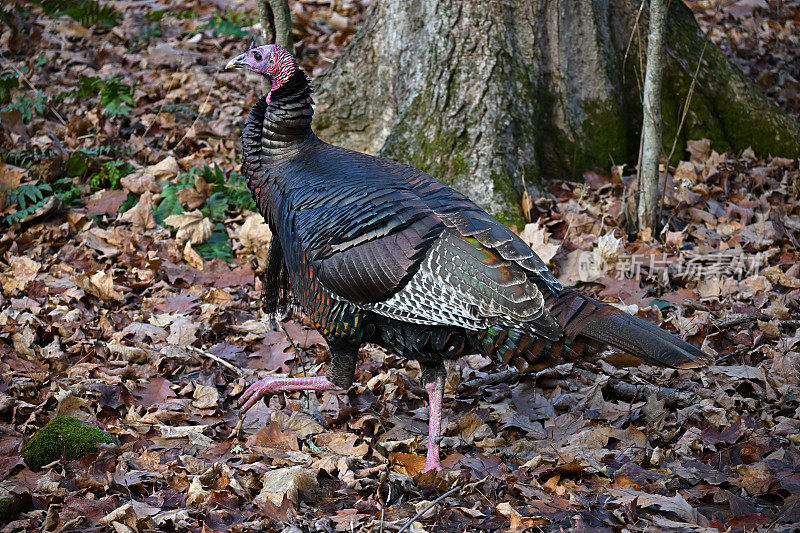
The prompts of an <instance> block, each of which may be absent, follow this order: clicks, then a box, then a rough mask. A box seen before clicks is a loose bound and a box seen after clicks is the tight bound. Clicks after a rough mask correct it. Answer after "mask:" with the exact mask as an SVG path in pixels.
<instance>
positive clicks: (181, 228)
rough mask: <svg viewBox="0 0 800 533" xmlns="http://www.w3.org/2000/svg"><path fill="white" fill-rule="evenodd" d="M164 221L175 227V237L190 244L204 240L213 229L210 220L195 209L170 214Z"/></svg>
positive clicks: (209, 235) (200, 242)
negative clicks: (178, 213) (179, 213)
mask: <svg viewBox="0 0 800 533" xmlns="http://www.w3.org/2000/svg"><path fill="white" fill-rule="evenodd" d="M164 222H165V223H166V224H169V225H170V226H172V227H174V228H177V230H178V231H177V233H176V235H175V238H176V239H178V240H179V241H183V242H190V243H192V244H202V243H204V242H206V240H208V238H209V237H211V233H212V231H213V229H214V225H213V224H212V223H211V221H210V220H209V219H208V218H207V217H206V216H205V215H203V213H201V212H200V211H199V210H197V209H196V210H194V211H191V212H189V213H183V214H181V215H170V216H168V217H167V218H165V219H164Z"/></svg>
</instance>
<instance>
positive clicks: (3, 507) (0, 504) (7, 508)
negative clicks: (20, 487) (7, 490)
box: [0, 498, 14, 523]
mask: <svg viewBox="0 0 800 533" xmlns="http://www.w3.org/2000/svg"><path fill="white" fill-rule="evenodd" d="M13 506H14V498H0V523H2V522H6V521H8V520H10V519H11V516H12V512H11V509H12V507H13Z"/></svg>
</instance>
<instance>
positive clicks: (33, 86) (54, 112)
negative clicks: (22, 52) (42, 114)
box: [0, 54, 67, 126]
mask: <svg viewBox="0 0 800 533" xmlns="http://www.w3.org/2000/svg"><path fill="white" fill-rule="evenodd" d="M0 57H2V58H3V59H4V60H6V61H7V64H8V66H10V67H11V68H12V69H13V70H14V72H15V73H16V74H17V76H18V77H20V78H22V81H24V82H25V83H27V84H28V87H30V88H31V90H33V91H38V90H39V89H37V88H36V86H35V85H34V84H33V82H32V81H31V80H30V79H28V77H27V76H26V75H25V73H24V72H22V71H21V70H20V69H18V68H17V66H16V65H14V63H11V62H10V61H8V60H7V59H6V57H5V56H4V55H3V54H0ZM47 107H49V108H50V111H52V112H53V114H54V115H55V116H56V118H57V119H58V120H60V121H61V125H62V126H66V125H67V121H66V120H64V117H62V116H61V114H60V113H59V112H58V111H57V110H56V108H55V106H53V104H51V103H50V102H47Z"/></svg>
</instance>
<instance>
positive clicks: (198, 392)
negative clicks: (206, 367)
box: [192, 383, 219, 409]
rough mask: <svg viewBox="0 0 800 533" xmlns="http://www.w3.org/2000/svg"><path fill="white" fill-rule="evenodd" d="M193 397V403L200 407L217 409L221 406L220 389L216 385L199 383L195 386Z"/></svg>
mask: <svg viewBox="0 0 800 533" xmlns="http://www.w3.org/2000/svg"><path fill="white" fill-rule="evenodd" d="M192 398H194V399H193V400H192V405H193V406H195V407H197V408H198V409H215V408H217V407H218V406H219V405H218V403H219V391H218V390H217V388H216V387H209V386H208V385H203V384H201V383H198V384H196V385H195V387H194V394H193V395H192Z"/></svg>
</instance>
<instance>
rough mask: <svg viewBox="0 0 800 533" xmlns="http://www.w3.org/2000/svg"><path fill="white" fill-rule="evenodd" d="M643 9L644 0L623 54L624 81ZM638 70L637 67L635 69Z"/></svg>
mask: <svg viewBox="0 0 800 533" xmlns="http://www.w3.org/2000/svg"><path fill="white" fill-rule="evenodd" d="M642 10H644V0H642V3H641V4H639V11H637V12H636V20H634V21H633V26H631V35H630V37H628V46H626V47H625V55H624V56H622V81H623V82H624V81H625V63H626V62H627V60H628V53H629V52H630V51H631V44H633V36H634V35H636V33H637V32H636V29H637V28H638V27H639V19H640V18H641V16H642ZM633 70H634V72H636V68H634V69H633Z"/></svg>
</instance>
